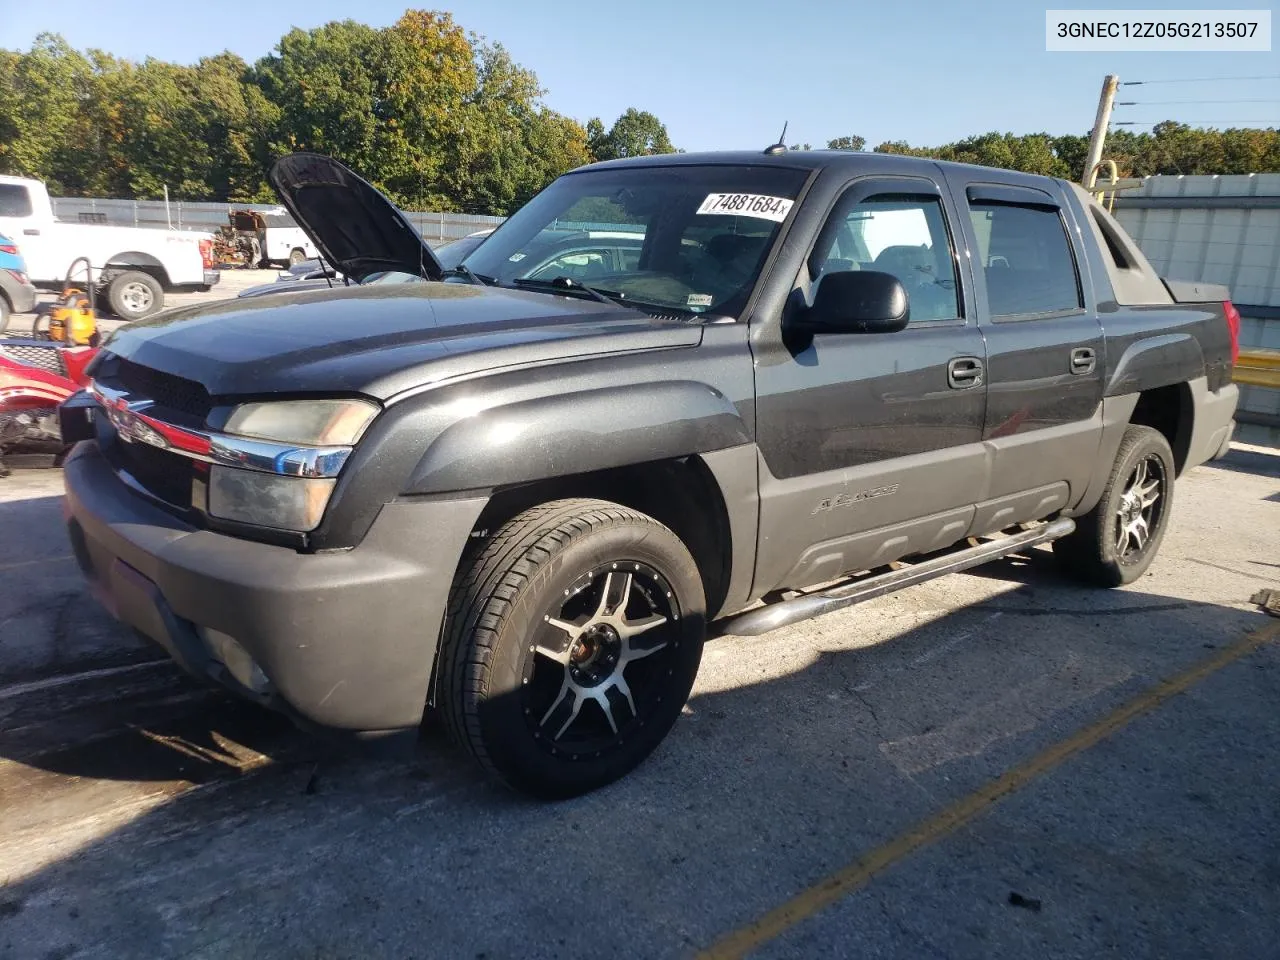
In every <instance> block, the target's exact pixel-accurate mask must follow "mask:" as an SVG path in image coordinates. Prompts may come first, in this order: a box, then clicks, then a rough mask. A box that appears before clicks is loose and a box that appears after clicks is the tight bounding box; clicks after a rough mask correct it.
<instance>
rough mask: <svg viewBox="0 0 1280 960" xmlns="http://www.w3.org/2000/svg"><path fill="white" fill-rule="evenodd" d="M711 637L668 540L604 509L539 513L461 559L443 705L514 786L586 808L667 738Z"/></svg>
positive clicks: (646, 520) (476, 754)
mask: <svg viewBox="0 0 1280 960" xmlns="http://www.w3.org/2000/svg"><path fill="white" fill-rule="evenodd" d="M606 591H608V597H609V602H608V603H606V602H605V600H604V598H605V592H606ZM624 591H625V596H626V600H627V602H626V603H625V604H622V605H621V607H619V605H618V601H620V600H621V599H622V598H623V596H624ZM664 594H665V596H664ZM602 610H603V611H604V613H603V615H602V612H601V611H602ZM646 610H647V611H648V612H647V613H646ZM659 617H662V618H664V619H662V620H661V622H658V618H659ZM611 618H612V619H611ZM606 621H608V622H606ZM557 624H560V626H558V625H557ZM613 625H617V626H618V628H619V629H617V630H615V629H614V626H613ZM628 627H630V628H631V629H632V630H635V631H636V632H635V633H634V634H629V631H628V630H627V628H628ZM637 627H639V628H640V629H638V630H637V629H636V628H637ZM573 631H578V633H577V635H576V637H575V634H574V633H573ZM705 632H706V609H705V600H704V597H703V591H702V580H701V578H700V576H699V574H698V568H697V565H696V564H695V563H694V560H693V557H692V556H690V554H689V551H688V550H687V549H686V548H685V546H684V544H683V543H682V542H681V541H680V540H679V538H677V537H676V535H675V534H674V533H672V532H671V531H670V530H669V529H667V528H666V527H664V526H663V525H662V524H660V523H658V522H657V521H656V520H654V519H653V518H652V517H648V516H646V515H645V514H642V513H639V512H637V511H635V510H631V509H629V508H627V507H622V506H619V505H618V504H614V503H609V502H606V501H603V500H558V501H553V502H550V503H546V504H542V505H540V506H537V507H533V508H532V509H529V510H526V511H525V512H524V513H521V514H520V515H519V516H517V517H515V518H514V519H512V520H510V521H508V522H507V523H505V524H503V525H502V527H501V528H499V529H498V530H497V531H496V532H494V534H493V535H492V536H491V537H490V538H488V539H487V540H479V541H474V542H473V543H472V545H471V547H470V549H469V550H468V551H467V553H466V554H465V555H464V557H463V560H462V563H461V564H460V565H459V569H458V575H457V577H456V578H455V580H454V583H453V588H452V593H451V595H450V602H449V609H448V613H447V620H446V625H445V630H444V637H443V640H442V643H441V649H440V657H439V661H438V663H437V676H436V685H435V691H436V707H437V709H438V712H439V713H440V714H441V715H442V716H443V718H444V720H445V723H446V725H447V727H448V729H449V732H450V734H451V735H452V737H453V739H454V740H455V742H457V743H458V744H459V745H460V746H462V747H463V748H464V749H465V750H467V751H468V752H469V753H470V754H471V756H472V757H473V758H474V759H475V760H477V761H478V762H479V763H480V765H481V766H482V767H484V768H485V769H486V770H487V771H488V772H489V773H491V774H493V775H496V776H497V777H498V778H499V779H501V780H502V781H504V782H505V783H506V784H507V785H508V786H510V787H512V788H514V789H516V790H519V791H521V792H524V793H527V794H530V795H532V796H535V797H539V798H542V799H562V798H566V797H573V796H578V795H580V794H584V793H588V792H590V791H592V790H595V789H597V788H599V787H602V786H604V785H605V784H608V783H611V782H613V781H615V780H617V779H618V778H620V777H622V776H624V775H625V774H627V773H629V772H630V771H631V770H632V769H634V768H635V767H636V766H638V765H639V764H640V763H641V762H642V761H643V760H644V759H645V758H646V757H647V756H648V755H649V754H650V753H651V752H652V751H653V750H654V749H655V748H656V747H657V746H658V744H659V743H660V742H661V741H662V740H663V738H664V737H665V736H666V735H667V733H668V732H669V731H670V729H671V727H672V726H673V725H674V724H675V722H676V719H677V718H678V717H679V715H680V711H681V709H682V708H683V706H684V704H685V701H686V700H687V699H688V696H689V691H690V689H691V688H692V686H693V681H694V677H695V676H696V675H697V672H698V664H699V662H700V661H701V659H702V643H703V639H704V636H705ZM624 671H625V672H624ZM618 678H620V679H621V681H622V682H621V683H620V684H619V683H618V682H617V679H618ZM578 691H584V692H585V693H586V694H587V695H586V696H579V693H578ZM601 698H603V702H602V701H601ZM606 704H607V705H608V710H606V709H605V705H606ZM575 705H576V706H575ZM632 707H634V710H633V709H632Z"/></svg>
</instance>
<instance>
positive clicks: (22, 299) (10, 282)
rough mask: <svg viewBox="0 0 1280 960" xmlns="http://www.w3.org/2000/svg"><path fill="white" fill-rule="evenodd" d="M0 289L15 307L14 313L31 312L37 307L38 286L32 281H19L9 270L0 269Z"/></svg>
mask: <svg viewBox="0 0 1280 960" xmlns="http://www.w3.org/2000/svg"><path fill="white" fill-rule="evenodd" d="M0 289H2V290H4V295H5V297H6V298H7V299H8V301H9V305H10V306H11V307H13V312H14V313H30V312H31V311H32V310H34V309H35V308H36V288H35V287H34V286H32V285H31V282H30V281H27V282H26V283H19V282H18V279H17V278H16V277H15V276H14V275H13V274H11V273H9V272H8V271H7V270H0Z"/></svg>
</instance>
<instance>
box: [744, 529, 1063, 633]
mask: <svg viewBox="0 0 1280 960" xmlns="http://www.w3.org/2000/svg"><path fill="white" fill-rule="evenodd" d="M1075 528H1076V522H1075V521H1074V520H1072V519H1070V518H1067V517H1063V518H1061V519H1058V520H1053V521H1050V522H1049V523H1044V524H1041V525H1040V526H1037V527H1033V528H1031V529H1030V530H1023V531H1020V532H1018V533H1014V534H1010V535H1009V536H1007V537H1001V538H1000V539H998V540H989V541H987V542H986V543H980V544H978V545H977V546H976V547H968V548H966V549H964V550H958V551H955V552H954V553H947V554H943V555H942V556H940V557H933V558H931V559H929V560H922V561H921V562H920V563H913V564H911V565H910V566H908V567H903V568H901V569H899V570H890V571H889V572H887V573H881V574H877V575H876V576H874V577H868V578H866V579H865V580H855V581H853V582H852V583H846V584H843V585H841V586H838V587H833V588H831V589H830V590H827V591H824V592H823V593H811V594H808V595H807V596H801V597H795V598H793V599H791V600H781V601H779V602H777V603H773V604H769V605H768V606H764V607H757V608H756V609H754V610H750V611H748V612H747V613H743V614H739V615H738V616H736V617H733V618H732V619H730V620H729V621H728V622H727V623H725V624H724V625H723V626H722V627H721V628H720V630H719V633H721V634H722V635H727V636H733V637H758V636H760V635H761V634H763V633H769V632H770V631H772V630H778V629H780V628H782V627H789V626H791V624H793V623H799V622H800V621H801V620H809V619H811V618H813V617H820V616H822V615H823V614H824V613H831V612H832V611H834V610H841V609H843V608H844V607H851V606H853V605H854V604H855V603H862V602H863V601H864V600H874V599H875V598H876V597H882V596H884V595H885V594H886V593H893V592H894V591H895V590H901V589H902V588H903V587H910V586H913V585H915V584H917V583H923V582H924V581H926V580H932V579H933V578H934V577H941V576H944V575H946V574H948V573H957V572H959V571H961V570H968V569H969V568H970V567H976V566H978V565H979V564H983V563H986V562H987V561H988V560H995V559H996V558H997V557H1003V556H1007V555H1008V554H1010V553H1017V552H1018V551H1019V550H1022V549H1024V548H1026V547H1034V546H1035V545H1036V544H1038V543H1048V542H1049V541H1050V540H1057V539H1058V538H1059V537H1065V536H1066V535H1067V534H1069V533H1070V532H1071V531H1073V530H1074V529H1075Z"/></svg>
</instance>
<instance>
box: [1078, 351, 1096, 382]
mask: <svg viewBox="0 0 1280 960" xmlns="http://www.w3.org/2000/svg"><path fill="white" fill-rule="evenodd" d="M1097 365H1098V355H1097V353H1095V352H1094V350H1093V347H1076V348H1075V349H1074V350H1072V351H1071V372H1072V373H1074V374H1075V375H1076V376H1077V377H1083V376H1085V375H1086V374H1090V373H1093V368H1094V367H1096V366H1097Z"/></svg>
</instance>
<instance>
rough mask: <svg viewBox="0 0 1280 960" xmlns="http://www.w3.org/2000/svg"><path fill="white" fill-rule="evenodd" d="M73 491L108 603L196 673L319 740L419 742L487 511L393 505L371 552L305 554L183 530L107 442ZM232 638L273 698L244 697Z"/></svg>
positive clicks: (73, 510) (254, 689)
mask: <svg viewBox="0 0 1280 960" xmlns="http://www.w3.org/2000/svg"><path fill="white" fill-rule="evenodd" d="M64 476H65V483H66V503H65V508H64V511H65V515H66V522H67V529H68V534H69V536H70V538H71V544H72V548H73V551H74V553H75V555H76V558H77V561H78V562H79V564H80V566H81V569H82V570H83V571H84V573H85V575H86V576H87V577H88V579H89V582H90V584H91V586H92V588H93V592H94V594H95V596H97V597H98V599H99V600H100V601H101V602H102V603H103V604H104V605H105V606H106V607H107V609H108V610H110V611H111V613H112V614H113V615H114V616H115V617H116V618H117V619H119V620H121V621H122V622H124V623H126V624H128V625H130V626H132V627H134V628H135V629H137V630H138V631H140V632H141V633H142V634H143V635H145V636H146V637H148V638H150V639H151V640H153V641H155V642H156V643H158V644H160V646H162V647H163V648H164V649H165V650H166V651H168V653H169V654H170V656H172V657H173V659H174V660H176V661H177V662H178V663H179V664H180V665H181V666H182V667H183V668H184V669H186V670H187V671H188V672H190V673H192V674H193V675H195V676H197V677H201V678H205V679H210V680H213V681H215V682H217V683H219V684H221V685H223V686H225V687H227V688H228V689H230V690H233V691H234V692H236V693H238V694H240V695H242V696H246V697H249V698H252V699H255V700H258V701H259V702H261V703H264V704H265V705H267V706H270V707H273V708H275V709H278V710H281V711H283V712H285V713H287V714H289V715H290V716H292V717H294V719H296V720H297V721H298V722H299V723H300V724H301V725H303V726H305V727H308V728H318V729H321V730H325V731H331V732H338V733H343V734H346V735H350V736H353V737H355V738H356V739H359V740H384V739H385V740H389V742H391V743H392V744H397V745H398V744H400V743H402V742H404V741H406V740H408V739H410V738H411V737H413V736H414V735H416V731H417V728H418V725H419V723H420V722H421V719H422V713H423V709H424V708H425V705H426V702H427V695H428V689H429V684H430V679H431V671H432V667H433V664H434V660H435V652H436V645H437V639H438V635H439V631H440V625H441V622H442V618H443V613H444V609H445V606H446V604H447V600H448V592H449V588H450V584H451V582H452V579H453V573H454V567H455V565H456V563H457V558H458V557H459V555H460V554H461V551H462V548H463V546H464V545H465V543H466V540H467V537H468V536H469V534H470V532H471V529H472V524H473V523H474V522H475V520H476V518H477V517H478V516H479V514H480V510H481V509H482V508H483V506H484V501H483V500H476V499H471V500H452V501H432V502H421V503H401V502H396V503H390V504H387V505H386V506H384V507H383V508H382V511H381V513H380V514H379V516H378V519H377V520H376V521H375V522H374V525H373V527H372V528H371V529H370V531H369V533H368V535H367V536H366V537H365V539H364V541H363V542H362V543H361V544H360V546H358V547H356V548H354V549H352V550H346V551H341V552H333V553H325V554H301V553H298V552H296V551H294V550H291V549H288V548H284V547H276V546H270V545H267V544H262V543H255V542H252V541H248V540H241V539H238V538H235V537H230V536H226V535H224V534H219V533H213V532H211V531H207V530H199V529H195V528H192V527H189V526H187V525H185V524H183V523H182V522H181V521H179V520H177V519H176V518H174V517H173V516H171V515H170V514H168V513H166V512H165V511H163V510H161V509H159V508H158V507H156V506H153V505H152V504H150V503H148V502H147V501H146V500H144V499H143V498H142V497H141V496H139V495H137V494H135V493H134V492H132V491H131V490H129V489H128V488H127V487H126V486H125V485H124V483H123V482H121V480H120V479H119V478H118V477H117V476H116V475H115V474H114V473H113V472H112V470H111V468H110V467H109V465H108V464H107V462H106V461H105V460H104V459H103V457H102V455H101V453H100V452H99V450H98V448H97V446H96V444H94V443H93V442H92V441H83V442H81V443H79V444H77V445H76V446H75V448H74V449H73V450H72V452H71V453H70V455H69V456H68V457H67V460H66V462H65V465H64ZM210 631H216V633H211V632H210ZM218 634H221V635H223V637H230V638H232V639H234V640H235V642H236V644H238V645H239V647H240V648H241V649H242V650H243V651H244V652H246V653H247V654H248V656H249V657H251V658H252V662H253V664H255V665H256V667H257V669H258V671H260V672H259V673H256V674H255V676H257V677H259V678H260V679H261V680H262V682H261V683H254V684H251V685H246V683H245V682H243V677H244V675H245V671H244V670H243V669H242V670H240V671H239V672H238V674H237V673H236V671H235V670H234V666H233V665H232V664H231V663H230V661H231V659H232V658H228V657H227V656H226V653H225V649H226V648H225V647H223V646H220V645H219V641H218V639H216V638H217V637H218ZM215 651H221V652H215ZM220 657H221V659H220ZM237 676H239V677H240V678H241V679H237Z"/></svg>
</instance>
